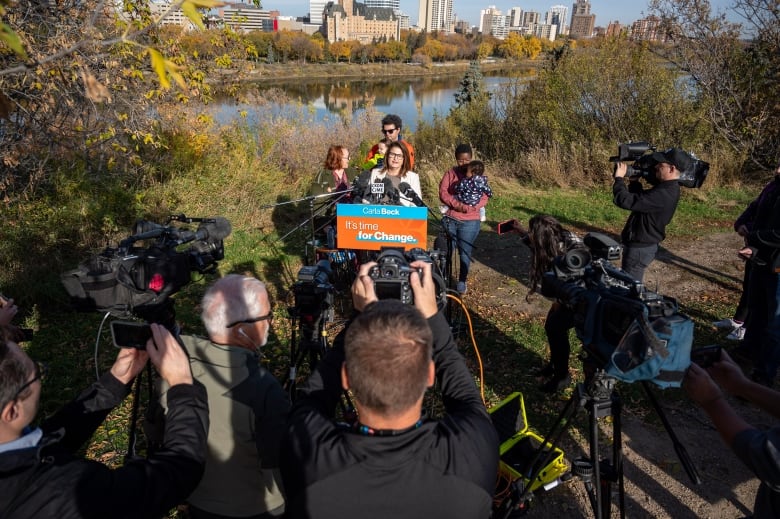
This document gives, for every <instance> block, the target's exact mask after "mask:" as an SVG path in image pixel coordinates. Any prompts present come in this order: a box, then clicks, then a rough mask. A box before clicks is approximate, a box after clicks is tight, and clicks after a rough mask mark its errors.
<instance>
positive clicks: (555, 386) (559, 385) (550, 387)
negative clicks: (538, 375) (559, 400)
mask: <svg viewBox="0 0 780 519" xmlns="http://www.w3.org/2000/svg"><path fill="white" fill-rule="evenodd" d="M570 383H571V377H569V376H568V375H566V376H565V377H563V378H551V379H550V380H548V381H547V382H545V383H544V384H542V385H541V386H539V389H540V390H541V391H542V392H543V393H557V392H558V391H560V390H561V389H563V388H565V387H567V386H568V385H569V384H570Z"/></svg>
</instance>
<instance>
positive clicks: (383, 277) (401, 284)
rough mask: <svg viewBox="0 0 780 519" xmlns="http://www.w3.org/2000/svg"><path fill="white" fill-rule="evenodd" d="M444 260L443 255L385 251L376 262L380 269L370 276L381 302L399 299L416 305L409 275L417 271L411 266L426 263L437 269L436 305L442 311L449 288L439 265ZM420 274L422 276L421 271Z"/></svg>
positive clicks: (417, 251) (376, 267) (411, 251)
mask: <svg viewBox="0 0 780 519" xmlns="http://www.w3.org/2000/svg"><path fill="white" fill-rule="evenodd" d="M441 260H444V258H443V255H442V253H441V252H439V251H430V252H426V251H424V250H423V249H420V248H415V249H411V250H409V251H406V252H404V251H401V250H398V249H393V248H384V249H382V251H381V252H380V253H379V256H378V257H377V258H376V263H377V264H376V265H375V266H374V267H373V268H372V269H371V270H370V271H369V272H368V275H369V276H370V277H371V279H373V280H374V289H375V290H376V295H377V297H378V298H379V299H398V300H400V301H401V302H403V303H405V304H409V305H412V304H414V292H413V291H412V286H411V285H410V284H409V275H410V274H411V273H412V272H414V271H415V268H414V267H411V266H410V265H409V264H410V263H412V262H415V261H425V262H426V263H430V264H431V265H432V266H433V268H432V269H431V275H432V277H433V282H434V284H435V285H436V303H437V305H438V307H439V309H440V310H441V309H442V308H444V305H445V302H446V287H445V284H444V278H443V277H442V275H441V269H440V267H439V262H440V261H441ZM418 274H420V275H421V274H422V272H420V271H418Z"/></svg>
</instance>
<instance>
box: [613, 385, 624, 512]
mask: <svg viewBox="0 0 780 519" xmlns="http://www.w3.org/2000/svg"><path fill="white" fill-rule="evenodd" d="M622 410H623V403H622V402H621V401H620V398H619V397H618V396H617V395H613V398H612V462H613V466H614V469H615V477H616V478H617V484H618V509H619V510H620V519H625V517H626V489H625V485H624V484H623V483H624V482H623V421H622V418H621V412H622Z"/></svg>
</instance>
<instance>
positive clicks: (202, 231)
mask: <svg viewBox="0 0 780 519" xmlns="http://www.w3.org/2000/svg"><path fill="white" fill-rule="evenodd" d="M231 230H232V228H231V226H230V220H228V219H227V218H225V217H223V216H216V217H214V218H209V219H208V220H207V221H205V222H204V223H202V224H200V226H199V227H198V230H197V231H194V232H193V231H181V232H179V239H178V240H176V244H177V245H181V244H183V243H189V242H191V241H196V240H199V241H205V240H209V241H219V240H224V239H225V238H227V237H228V236H230V231H231Z"/></svg>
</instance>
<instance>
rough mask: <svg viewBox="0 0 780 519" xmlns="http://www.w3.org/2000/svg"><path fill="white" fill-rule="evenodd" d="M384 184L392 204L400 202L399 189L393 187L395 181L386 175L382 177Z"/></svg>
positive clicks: (386, 194)
mask: <svg viewBox="0 0 780 519" xmlns="http://www.w3.org/2000/svg"><path fill="white" fill-rule="evenodd" d="M382 184H384V186H385V196H386V197H387V198H388V200H390V203H391V204H398V203H400V198H399V195H398V190H397V189H396V188H394V187H393V181H392V180H390V179H389V178H387V177H385V178H383V179H382Z"/></svg>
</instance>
